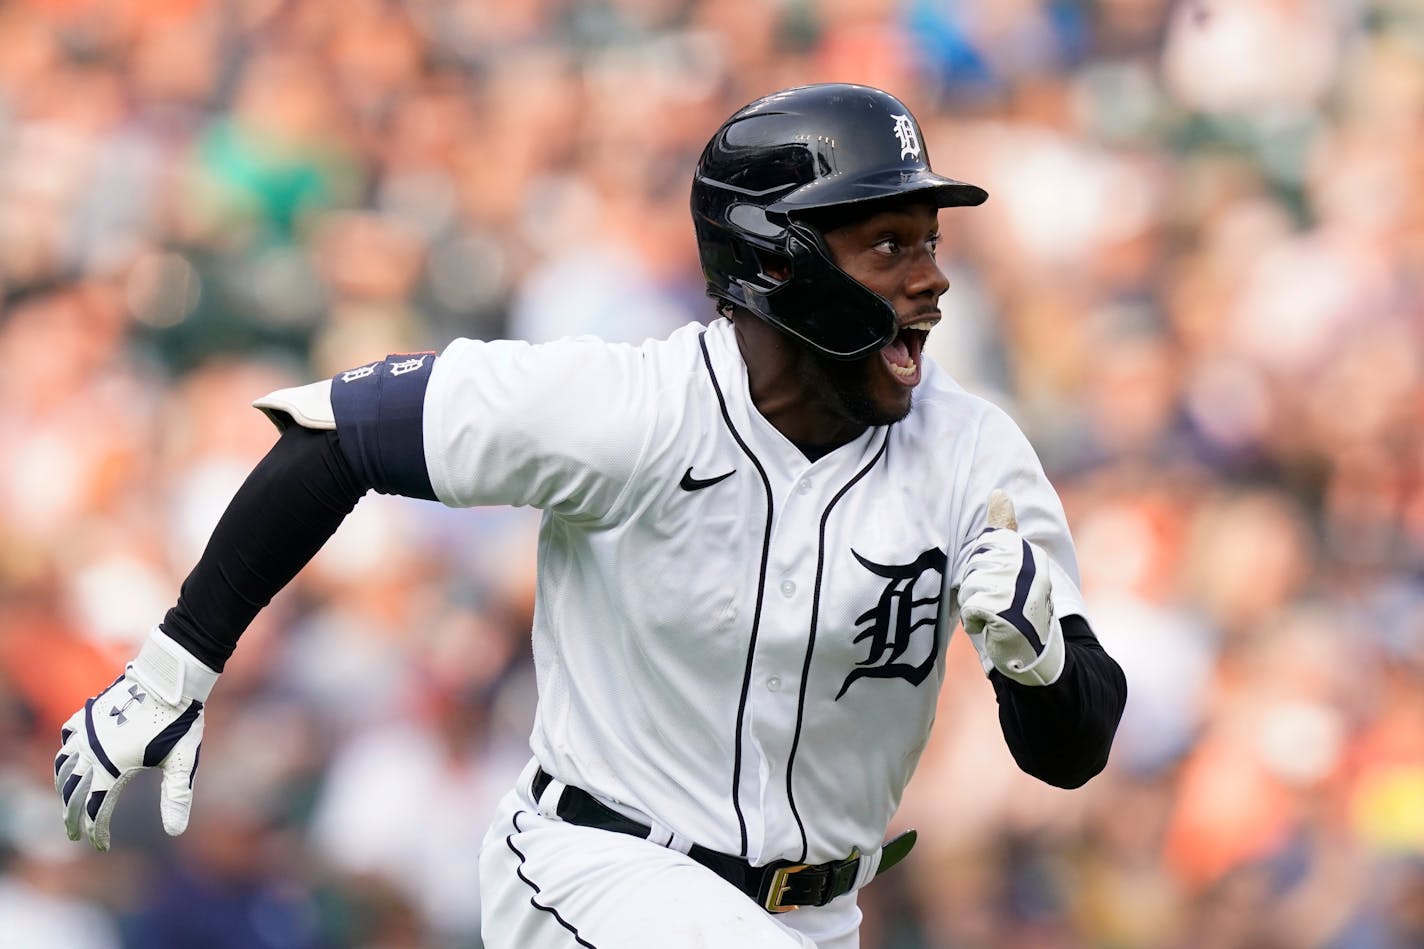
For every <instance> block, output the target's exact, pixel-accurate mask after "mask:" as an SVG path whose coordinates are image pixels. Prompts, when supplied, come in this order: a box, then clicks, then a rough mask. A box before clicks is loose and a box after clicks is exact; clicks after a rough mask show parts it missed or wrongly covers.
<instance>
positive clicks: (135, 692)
mask: <svg viewBox="0 0 1424 949" xmlns="http://www.w3.org/2000/svg"><path fill="white" fill-rule="evenodd" d="M146 698H148V694H147V693H145V692H140V691H139V688H138V685H137V684H134V685H131V686H129V698H128V701H126V702H124V704H123V705H115V706H113V707H111V708H110V709H109V715H110V717H111V718H115V719H118V721H117V723H116V724H119V725H122V724H124V723H125V722H127V721H128V719H127V718H125V717H124V713H125V712H127V711H128V710H129V706H130V705H133V704H134V703H135V702H139V703H142V702H143V700H144V699H146Z"/></svg>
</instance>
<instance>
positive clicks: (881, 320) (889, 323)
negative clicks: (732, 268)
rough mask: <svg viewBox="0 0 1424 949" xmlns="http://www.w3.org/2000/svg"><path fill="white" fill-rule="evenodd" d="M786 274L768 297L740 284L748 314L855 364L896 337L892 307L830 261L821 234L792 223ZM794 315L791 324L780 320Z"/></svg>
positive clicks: (787, 244) (896, 321)
mask: <svg viewBox="0 0 1424 949" xmlns="http://www.w3.org/2000/svg"><path fill="white" fill-rule="evenodd" d="M786 247H787V250H788V252H789V253H790V258H789V265H790V270H789V273H788V274H787V276H786V278H785V279H784V280H782V281H781V282H780V283H779V284H778V285H777V286H774V287H772V288H770V289H769V290H766V291H759V289H758V288H755V287H752V286H751V285H749V284H745V283H744V284H743V285H742V290H743V293H744V294H745V295H746V303H747V308H748V309H750V310H752V311H753V312H754V313H756V314H757V315H758V316H760V317H761V318H762V319H764V320H766V321H767V322H769V323H772V324H773V325H775V326H778V327H780V328H781V329H782V330H784V331H785V332H787V333H789V334H791V335H792V336H795V337H797V338H798V339H801V340H803V341H805V342H807V343H809V344H811V345H812V346H813V347H815V348H816V349H818V350H820V351H821V352H822V353H823V354H824V355H826V356H830V357H831V358H833V359H846V360H849V359H859V358H861V357H862V356H866V355H869V354H870V353H872V352H874V351H875V350H877V349H879V348H880V347H882V346H884V345H885V344H886V343H888V342H890V340H892V339H894V338H895V333H896V332H897V331H898V320H897V319H896V316H895V308H894V307H893V306H891V304H890V301H888V300H886V299H885V298H884V297H882V296H880V295H879V294H878V293H875V292H874V291H872V290H870V289H868V288H867V287H866V286H865V285H864V284H862V283H860V282H859V281H858V280H855V279H854V278H852V277H851V276H850V275H849V274H847V273H846V272H845V271H844V270H842V269H841V268H840V267H838V266H836V263H835V261H833V260H832V259H831V255H830V251H829V250H828V249H827V248H826V245H825V242H824V241H823V240H822V238H821V235H820V233H819V232H818V231H817V230H816V229H815V228H814V227H812V226H810V225H809V224H805V223H802V222H793V223H791V224H790V225H789V226H788V227H787V229H786ZM783 313H793V314H796V319H795V321H794V322H793V321H789V320H785V319H782V318H781V314H783Z"/></svg>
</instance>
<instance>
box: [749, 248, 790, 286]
mask: <svg viewBox="0 0 1424 949" xmlns="http://www.w3.org/2000/svg"><path fill="white" fill-rule="evenodd" d="M756 256H757V264H758V265H759V266H760V267H761V272H762V273H764V274H766V275H767V276H768V277H770V278H771V279H773V280H787V279H789V278H790V277H791V261H790V260H787V259H786V258H785V257H783V256H781V255H780V254H773V253H770V252H768V251H764V250H761V249H760V248H757V249H756Z"/></svg>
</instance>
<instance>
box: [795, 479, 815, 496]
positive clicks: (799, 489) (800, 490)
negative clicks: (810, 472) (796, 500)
mask: <svg viewBox="0 0 1424 949" xmlns="http://www.w3.org/2000/svg"><path fill="white" fill-rule="evenodd" d="M796 493H797V494H810V493H811V479H810V478H802V479H801V483H800V484H798V485H797V486H796Z"/></svg>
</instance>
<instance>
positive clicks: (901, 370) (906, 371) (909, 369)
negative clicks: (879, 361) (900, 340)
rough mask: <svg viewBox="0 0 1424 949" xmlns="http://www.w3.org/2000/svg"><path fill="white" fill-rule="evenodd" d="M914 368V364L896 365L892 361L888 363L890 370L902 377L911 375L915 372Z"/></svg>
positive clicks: (906, 377) (905, 377)
mask: <svg viewBox="0 0 1424 949" xmlns="http://www.w3.org/2000/svg"><path fill="white" fill-rule="evenodd" d="M915 370H916V367H915V366H897V365H895V364H894V363H890V371H891V372H893V373H895V375H897V376H899V377H900V378H902V379H908V378H910V377H911V376H913V375H914V374H915Z"/></svg>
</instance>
